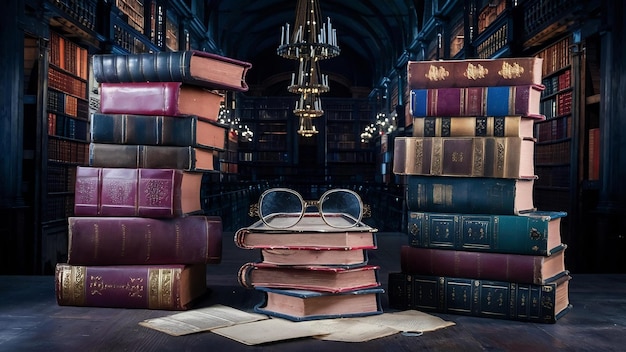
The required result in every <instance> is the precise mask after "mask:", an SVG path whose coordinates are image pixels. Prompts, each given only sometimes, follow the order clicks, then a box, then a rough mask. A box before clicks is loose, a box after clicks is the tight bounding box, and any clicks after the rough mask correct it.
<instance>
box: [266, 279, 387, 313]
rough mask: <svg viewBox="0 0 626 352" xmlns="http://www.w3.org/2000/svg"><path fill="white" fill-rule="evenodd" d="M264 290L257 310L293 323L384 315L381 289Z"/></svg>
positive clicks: (382, 291) (268, 288) (267, 288)
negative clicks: (340, 290)
mask: <svg viewBox="0 0 626 352" xmlns="http://www.w3.org/2000/svg"><path fill="white" fill-rule="evenodd" d="M257 290H259V291H263V293H264V294H265V298H264V300H263V302H261V303H260V304H258V305H256V306H255V307H254V311H255V312H257V313H261V314H266V315H270V316H275V317H279V318H284V319H287V320H291V321H305V320H316V319H330V318H349V317H359V316H368V315H375V314H381V313H382V312H383V311H382V308H381V305H380V294H382V293H384V292H385V291H384V290H383V289H382V288H380V287H377V288H369V289H363V290H353V291H346V292H337V293H330V292H320V291H310V290H296V289H276V288H270V287H258V288H257Z"/></svg>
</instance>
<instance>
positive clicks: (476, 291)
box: [388, 58, 571, 323]
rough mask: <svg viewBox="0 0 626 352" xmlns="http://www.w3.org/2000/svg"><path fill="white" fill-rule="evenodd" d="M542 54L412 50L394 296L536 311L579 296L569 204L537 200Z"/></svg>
mask: <svg viewBox="0 0 626 352" xmlns="http://www.w3.org/2000/svg"><path fill="white" fill-rule="evenodd" d="M541 65H542V59H540V58H511V59H484V60H471V59H470V60H450V61H411V62H409V63H408V72H407V73H408V84H409V88H410V89H411V98H410V99H411V114H412V115H413V135H412V136H410V137H400V138H396V140H395V147H394V173H395V174H397V175H405V177H406V189H407V191H406V192H407V193H406V202H407V207H408V210H409V214H408V224H407V225H408V232H409V234H408V235H409V236H408V237H409V243H407V244H406V245H404V246H403V247H402V248H401V254H400V261H401V272H396V273H391V274H390V275H389V288H388V291H389V301H390V305H391V306H392V307H395V308H401V309H407V308H410V309H420V310H426V311H435V312H443V313H455V314H465V315H473V316H481V317H492V318H502V319H511V320H521V321H533V322H551V323H553V322H555V321H556V320H557V319H559V318H560V317H561V316H562V315H563V314H565V313H566V312H567V311H568V310H569V309H570V307H571V305H570V304H569V299H568V281H569V280H570V278H571V277H570V275H569V272H568V271H567V270H566V268H565V262H564V252H565V248H566V245H565V244H563V243H562V242H561V236H560V221H561V219H562V218H563V217H564V216H566V215H567V214H566V213H564V212H559V211H538V210H537V209H536V208H535V207H534V202H533V185H534V180H535V178H536V176H535V173H534V159H533V156H534V145H535V140H534V138H533V124H534V122H535V121H538V120H541V119H544V118H545V117H544V116H542V115H540V114H539V109H540V101H539V99H540V96H541V91H542V90H543V89H544V87H543V86H542V85H541V72H542V70H541Z"/></svg>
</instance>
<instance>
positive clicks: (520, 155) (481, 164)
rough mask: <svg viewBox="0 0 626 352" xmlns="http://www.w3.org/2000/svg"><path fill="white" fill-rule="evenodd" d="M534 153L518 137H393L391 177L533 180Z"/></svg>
mask: <svg viewBox="0 0 626 352" xmlns="http://www.w3.org/2000/svg"><path fill="white" fill-rule="evenodd" d="M534 150H535V141H534V140H533V139H527V138H522V137H397V138H396V139H395V140H394V151H393V161H394V163H393V173H394V174H396V175H434V176H454V177H459V176H462V177H497V178H535V166H534V165H535V163H534Z"/></svg>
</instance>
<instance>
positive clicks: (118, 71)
mask: <svg viewBox="0 0 626 352" xmlns="http://www.w3.org/2000/svg"><path fill="white" fill-rule="evenodd" d="M249 66H250V65H249V64H248V63H245V62H240V61H237V60H233V59H230V58H226V57H222V56H217V55H213V54H209V53H204V52H199V51H181V52H159V53H145V54H128V55H113V54H102V55H94V56H93V57H92V67H93V72H92V73H93V75H94V78H95V80H96V81H97V82H98V83H99V84H100V87H99V89H100V97H101V101H100V108H99V111H98V112H97V113H94V114H92V116H91V127H90V149H89V165H88V166H84V167H77V169H76V179H75V196H74V214H73V216H72V217H69V218H68V226H69V237H68V259H67V263H59V264H57V266H56V273H55V289H56V298H57V303H58V304H59V305H74V306H97V307H120V308H146V309H165V310H185V309H189V308H190V307H191V306H192V305H193V303H194V301H196V300H197V299H198V298H199V297H200V296H202V295H203V294H204V293H205V292H206V289H207V285H206V267H207V265H208V264H217V263H219V262H220V261H221V256H222V220H221V218H220V217H217V216H206V215H204V212H203V207H202V202H201V199H200V195H201V187H202V182H203V177H204V176H205V175H206V174H207V173H210V172H216V170H215V168H214V165H215V164H218V160H214V158H213V156H214V155H216V153H218V152H219V151H220V150H223V149H224V143H225V138H226V133H227V132H228V128H227V127H226V126H224V125H220V124H218V123H217V122H216V121H217V117H218V111H219V108H220V104H221V102H222V96H223V95H222V94H221V92H218V90H224V89H232V90H245V89H246V86H245V80H244V78H245V74H246V72H247V69H248V67H249ZM227 73H230V75H228V74H227ZM228 77H230V78H228ZM226 78H228V79H226ZM225 79H226V80H225ZM242 82H243V83H242Z"/></svg>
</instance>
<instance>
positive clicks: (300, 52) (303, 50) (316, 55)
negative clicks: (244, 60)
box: [277, 0, 340, 137]
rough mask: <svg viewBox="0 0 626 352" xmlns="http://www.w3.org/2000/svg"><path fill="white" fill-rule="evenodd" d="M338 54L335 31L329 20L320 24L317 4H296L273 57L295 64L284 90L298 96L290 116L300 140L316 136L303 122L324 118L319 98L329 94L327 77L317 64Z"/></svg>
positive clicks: (300, 1)
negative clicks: (296, 121) (295, 121)
mask: <svg viewBox="0 0 626 352" xmlns="http://www.w3.org/2000/svg"><path fill="white" fill-rule="evenodd" d="M339 52H340V50H339V46H338V45H337V30H336V29H334V28H333V26H332V24H331V22H330V17H328V18H327V21H326V22H324V23H321V22H320V6H319V3H318V2H317V0H298V3H297V7H296V19H295V22H294V26H293V27H291V26H290V25H289V23H287V24H285V26H282V28H281V37H280V46H279V47H278V49H277V54H278V55H280V56H282V57H284V58H287V59H292V60H297V61H298V64H297V65H296V66H297V71H296V72H294V73H292V74H291V84H290V85H289V86H288V87H287V90H288V91H289V92H291V93H294V94H300V99H298V100H296V102H295V108H294V110H293V113H294V115H296V116H298V118H299V119H300V129H299V130H298V133H299V134H301V135H303V136H306V137H310V136H313V135H314V134H316V133H318V131H317V130H316V129H315V126H314V125H313V123H312V121H307V120H310V119H312V118H316V117H320V116H322V115H324V110H323V109H322V102H321V99H320V94H322V93H326V92H328V91H329V90H330V86H329V84H328V75H325V74H322V73H321V71H320V65H319V61H320V60H324V59H329V58H332V57H335V56H337V55H339Z"/></svg>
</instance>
